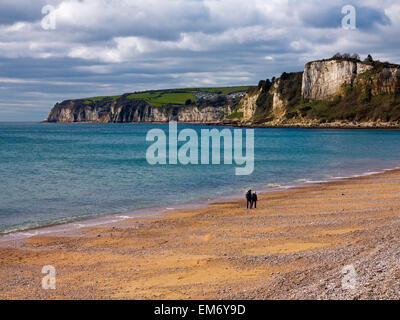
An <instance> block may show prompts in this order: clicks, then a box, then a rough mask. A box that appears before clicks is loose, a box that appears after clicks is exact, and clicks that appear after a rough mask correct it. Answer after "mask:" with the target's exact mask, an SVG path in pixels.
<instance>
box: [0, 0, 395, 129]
mask: <svg viewBox="0 0 400 320" xmlns="http://www.w3.org/2000/svg"><path fill="white" fill-rule="evenodd" d="M46 5H47V6H48V5H51V6H52V8H54V11H52V13H51V14H50V15H49V14H48V12H49V11H48V10H45V9H46V8H45V9H43V7H45V6H46ZM344 5H353V6H354V7H355V8H356V14H357V15H356V17H357V21H356V30H345V29H343V28H342V23H341V21H342V18H343V17H344V15H343V14H342V12H341V11H342V7H343V6H344ZM52 18H54V19H52ZM52 21H54V22H55V28H53V27H54V24H53V25H52V24H51V22H52ZM49 27H50V29H49ZM399 34H400V1H397V0H380V1H376V0H373V1H372V0H363V1H357V0H354V1H350V0H348V1H346V0H345V1H342V0H330V1H326V0H303V1H300V0H246V1H242V0H204V1H202V0H112V1H111V0H0V121H40V120H43V119H44V118H45V117H46V116H47V113H48V112H49V110H50V109H51V107H52V106H53V105H54V104H55V103H56V102H59V101H62V100H65V99H71V98H83V97H91V96H98V95H114V94H121V93H124V92H133V91H140V90H146V89H161V88H177V87H204V86H216V85H218V86H225V85H246V84H257V83H258V80H260V79H265V78H270V77H272V76H279V75H280V74H281V73H282V72H283V71H301V70H302V69H303V66H304V64H305V63H306V62H307V61H310V60H313V59H319V58H326V57H330V56H332V55H333V54H334V53H336V52H338V51H339V52H350V53H354V52H357V53H359V54H360V55H361V56H362V58H363V57H364V56H365V55H367V54H368V53H371V54H372V56H373V57H374V58H377V59H380V60H385V61H386V60H388V61H391V62H395V63H400V37H399Z"/></svg>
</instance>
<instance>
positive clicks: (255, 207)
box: [254, 201, 257, 209]
mask: <svg viewBox="0 0 400 320" xmlns="http://www.w3.org/2000/svg"><path fill="white" fill-rule="evenodd" d="M254 209H257V201H254Z"/></svg>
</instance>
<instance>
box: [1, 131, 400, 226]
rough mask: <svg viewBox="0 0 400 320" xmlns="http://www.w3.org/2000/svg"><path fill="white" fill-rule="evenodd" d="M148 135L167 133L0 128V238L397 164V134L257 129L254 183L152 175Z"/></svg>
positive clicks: (183, 173) (199, 173)
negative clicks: (63, 223) (20, 231)
mask: <svg viewBox="0 0 400 320" xmlns="http://www.w3.org/2000/svg"><path fill="white" fill-rule="evenodd" d="M152 128H162V129H164V130H166V131H167V130H168V125H164V124H158V125H154V124H134V125H132V124H104V125H102V124H62V125H61V124H60V125H54V124H36V123H0V231H1V232H5V231H10V230H18V229H24V228H30V227H35V226H42V225H47V224H52V223H57V222H61V221H69V220H74V219H79V218H83V217H91V216H95V215H102V214H109V213H123V212H132V211H134V210H137V209H143V208H153V207H173V206H177V205H182V204H193V203H196V202H198V201H200V200H202V199H203V200H204V199H210V198H211V199H214V198H218V197H223V196H232V195H237V194H240V195H241V194H242V193H243V192H244V191H245V190H246V189H248V188H252V189H257V190H261V189H268V188H269V187H278V185H280V186H292V185H296V184H300V183H304V182H305V181H320V180H329V179H332V178H335V177H347V176H351V175H360V174H364V173H366V172H371V171H378V170H381V169H388V168H394V167H397V166H399V165H400V143H399V142H400V131H389V130H388V131H384V130H307V129H255V170H254V172H253V174H252V175H250V176H235V174H234V167H235V165H197V166H196V165H188V166H183V165H158V166H151V165H149V164H148V163H147V161H146V159H145V155H146V150H147V148H148V146H149V145H150V143H149V142H146V141H145V136H146V133H147V131H148V130H149V129H152ZM182 128H192V129H195V130H196V131H198V132H199V131H200V129H204V128H207V129H211V127H209V126H207V127H204V126H200V125H183V124H182V125H178V129H182ZM218 129H221V128H218Z"/></svg>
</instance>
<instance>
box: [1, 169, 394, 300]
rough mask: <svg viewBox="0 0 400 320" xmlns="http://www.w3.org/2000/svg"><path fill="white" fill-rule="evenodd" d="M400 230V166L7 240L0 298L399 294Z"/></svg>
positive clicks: (370, 296)
mask: <svg viewBox="0 0 400 320" xmlns="http://www.w3.org/2000/svg"><path fill="white" fill-rule="evenodd" d="M399 235H400V170H394V171H389V172H385V173H381V174H376V175H371V176H365V177H358V178H351V179H344V180H341V181H334V182H328V183H322V184H316V185H312V186H307V187H301V188H294V189H290V190H284V191H279V192H276V193H273V194H268V195H263V196H259V201H258V204H257V209H253V210H246V209H245V201H232V202H226V203H216V204H213V205H210V206H208V207H207V208H201V209H196V210H185V211H182V212H175V213H168V214H166V215H165V217H163V218H159V217H157V218H152V219H130V220H125V221H124V222H120V223H118V224H115V225H108V226H103V227H96V228H89V229H85V230H81V231H80V233H79V234H70V235H66V234H54V235H42V236H37V237H33V238H29V239H27V240H24V241H23V242H20V243H15V244H12V243H10V244H9V245H10V246H11V247H10V248H0V298H1V299H399V298H400V240H399ZM14 245H15V247H13V246H14ZM45 265H52V266H54V267H55V268H56V289H55V290H51V289H50V290H44V289H42V287H41V281H42V277H44V276H45V275H44V274H42V273H41V270H42V267H43V266H45ZM348 265H351V266H352V267H354V270H355V272H356V275H355V282H354V284H355V288H353V289H343V287H342V280H343V278H344V277H346V275H344V274H343V273H342V269H343V267H345V266H348Z"/></svg>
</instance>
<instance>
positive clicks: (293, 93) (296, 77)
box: [254, 72, 303, 120]
mask: <svg viewBox="0 0 400 320" xmlns="http://www.w3.org/2000/svg"><path fill="white" fill-rule="evenodd" d="M302 74H303V73H302V72H292V73H286V72H284V73H283V74H282V75H281V77H280V78H279V79H277V80H276V79H272V80H269V79H267V80H265V81H264V80H262V81H260V82H259V84H258V90H259V89H261V88H262V91H261V93H260V95H259V97H258V99H257V102H256V104H257V108H256V111H255V115H254V118H255V119H258V120H261V119H263V118H267V119H271V117H273V100H274V94H278V95H279V96H281V97H283V98H284V99H285V103H286V109H287V112H291V111H292V109H293V108H295V106H296V105H297V104H299V103H300V102H301V80H302ZM274 85H276V87H277V88H276V90H271V88H272V87H273V86H274Z"/></svg>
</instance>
